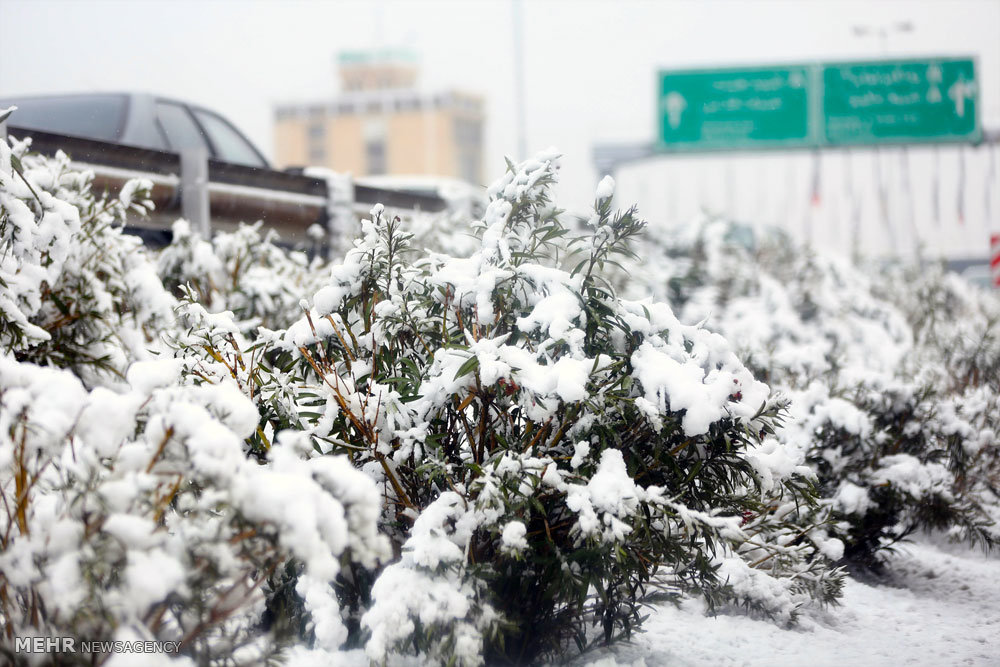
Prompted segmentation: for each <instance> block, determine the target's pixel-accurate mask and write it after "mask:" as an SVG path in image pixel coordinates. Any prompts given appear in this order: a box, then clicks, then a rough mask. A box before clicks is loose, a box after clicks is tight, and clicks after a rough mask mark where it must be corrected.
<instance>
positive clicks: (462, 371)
mask: <svg viewBox="0 0 1000 667" xmlns="http://www.w3.org/2000/svg"><path fill="white" fill-rule="evenodd" d="M477 368H479V357H475V356H473V357H469V358H468V359H466V360H465V363H464V364H462V365H461V366H459V368H458V371H457V372H456V373H455V379H456V380H457V379H458V378H460V377H462V376H465V375H468V374H469V373H471V372H472V371H474V370H475V369H477Z"/></svg>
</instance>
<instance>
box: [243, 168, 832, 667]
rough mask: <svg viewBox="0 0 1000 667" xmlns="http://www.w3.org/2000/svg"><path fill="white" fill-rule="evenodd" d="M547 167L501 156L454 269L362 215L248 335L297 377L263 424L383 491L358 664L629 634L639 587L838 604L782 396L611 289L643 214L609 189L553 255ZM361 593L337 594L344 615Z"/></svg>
mask: <svg viewBox="0 0 1000 667" xmlns="http://www.w3.org/2000/svg"><path fill="white" fill-rule="evenodd" d="M556 168H557V162H556V158H555V156H554V155H544V156H541V157H540V158H538V159H536V160H530V161H528V162H525V163H522V164H520V165H510V168H509V170H508V173H507V174H506V175H505V176H504V177H503V178H502V179H500V180H499V181H498V182H497V183H496V184H494V185H493V186H492V187H491V188H490V190H489V194H490V198H491V203H490V205H489V207H488V209H487V211H486V214H485V216H484V220H483V221H482V222H481V223H479V225H478V230H479V234H480V238H481V240H480V242H479V248H478V249H477V250H476V252H474V253H473V254H472V255H470V256H468V257H461V258H455V257H449V256H443V255H437V254H434V253H431V254H429V255H427V256H424V257H419V256H416V257H414V256H413V255H414V254H415V253H413V252H410V250H409V247H408V242H409V238H408V234H406V233H405V232H404V231H403V229H402V228H401V225H400V224H399V221H398V219H387V218H385V217H384V216H383V215H382V211H381V208H380V207H376V208H375V209H374V210H373V212H372V214H373V218H372V220H371V221H366V222H365V223H364V235H363V237H362V239H360V240H359V241H358V242H357V244H356V246H355V248H354V249H353V250H352V251H350V252H349V253H348V254H347V256H346V257H345V259H344V262H343V263H342V264H340V265H337V266H335V267H333V269H332V272H331V279H330V284H328V285H327V286H326V287H324V288H322V289H321V290H319V291H318V292H317V293H316V294H315V296H314V298H313V299H312V303H311V305H310V304H306V305H307V306H309V308H308V311H307V312H306V314H305V316H304V317H302V318H301V319H300V320H299V321H298V322H297V323H295V324H294V325H292V326H291V327H289V328H288V329H287V330H286V331H282V332H273V333H268V334H267V335H266V336H265V337H264V338H265V339H266V340H268V341H269V345H271V346H273V348H272V350H271V351H267V352H264V354H263V356H264V357H265V358H266V359H267V364H268V366H269V368H271V369H277V368H283V369H287V370H291V369H297V370H296V371H295V373H297V377H299V378H300V379H301V382H296V383H295V384H294V385H293V386H287V385H286V386H284V387H277V386H274V385H272V384H271V383H269V382H267V381H265V382H264V383H263V384H262V386H261V390H260V393H261V394H269V395H270V396H271V397H272V399H271V403H272V405H273V406H274V408H273V411H272V413H271V414H272V415H273V418H275V419H278V420H280V421H281V422H282V423H288V422H289V421H290V420H291V421H293V422H297V423H299V424H301V425H302V428H303V430H304V432H305V433H307V434H308V435H309V436H310V437H311V438H312V440H313V443H314V447H315V448H316V449H317V450H318V451H322V452H343V453H345V454H347V455H349V456H350V457H351V458H352V460H353V461H354V462H355V465H357V466H359V467H360V468H361V469H363V470H365V471H367V472H368V473H369V474H371V475H372V476H373V477H375V478H376V479H377V480H379V483H380V485H381V487H382V489H383V493H384V496H385V500H386V504H385V511H384V514H383V517H382V522H383V529H384V531H385V532H386V533H387V534H388V535H389V536H390V537H391V539H392V540H393V542H394V544H395V545H396V549H398V550H399V551H401V554H402V557H401V559H400V560H399V561H398V562H395V563H393V564H392V565H390V566H389V567H387V568H386V569H385V570H384V571H382V572H381V573H380V574H379V575H378V578H377V579H376V581H375V584H374V586H373V587H372V589H371V596H372V604H371V607H370V609H368V610H367V612H366V613H364V615H363V617H362V618H361V621H360V627H359V636H361V635H363V634H364V633H365V632H367V633H370V637H369V639H368V641H367V645H366V650H367V652H368V655H369V656H370V657H371V658H372V659H373V660H376V661H382V660H385V659H387V658H388V657H389V656H392V655H394V654H397V653H401V654H406V653H414V654H417V655H424V656H425V657H428V658H431V659H433V660H441V661H445V662H447V661H449V660H454V661H457V662H458V663H460V664H478V663H481V662H482V661H483V660H484V659H485V660H487V661H490V662H492V661H514V662H523V661H530V660H538V659H540V658H541V657H543V656H549V657H552V656H554V655H557V654H558V652H560V651H563V650H565V648H566V647H567V645H568V644H571V643H572V642H575V643H576V644H577V645H578V646H580V647H584V646H586V645H588V644H589V643H591V642H592V641H593V640H595V639H596V640H598V641H610V640H613V639H615V638H617V637H619V636H622V635H626V636H627V635H628V633H629V632H630V631H631V629H632V628H634V627H635V626H636V625H637V623H638V622H639V620H640V618H641V614H640V609H641V605H642V603H643V598H644V596H647V595H649V594H651V593H653V592H654V591H661V592H663V593H665V594H667V595H668V596H669V595H675V594H677V593H680V592H693V591H701V592H704V593H706V594H707V595H708V596H709V597H710V598H711V599H712V600H713V601H716V602H725V601H727V600H729V601H732V602H735V603H739V604H746V605H747V606H751V607H753V608H757V609H761V610H763V611H766V612H768V613H772V614H774V615H776V616H779V617H782V618H785V619H788V618H790V617H791V615H792V614H793V612H794V611H795V609H796V608H797V607H798V606H800V605H801V604H803V603H805V602H806V601H807V600H809V599H811V598H813V597H816V598H819V599H822V600H830V599H832V598H833V597H834V596H835V595H836V593H837V590H838V585H839V575H838V574H837V573H836V572H831V571H830V570H829V569H828V567H827V565H826V560H825V558H824V556H823V554H822V553H820V552H819V551H818V547H817V546H816V545H817V544H819V543H820V542H817V543H811V542H809V541H808V540H804V539H803V537H804V536H807V535H810V534H812V532H813V531H814V529H816V526H803V525H798V526H795V527H794V528H793V527H791V526H788V525H786V524H785V523H784V522H785V521H786V520H787V518H788V517H789V516H790V515H791V513H790V512H789V510H788V508H789V507H794V506H795V505H796V504H797V503H803V502H808V501H809V499H810V498H811V495H810V491H809V488H808V483H807V482H806V481H805V478H806V477H808V475H809V471H808V469H807V468H805V467H804V466H803V465H802V453H801V452H798V451H795V450H794V449H789V448H786V447H785V446H784V445H782V444H781V443H780V442H778V441H777V440H776V439H774V438H773V437H772V434H773V432H774V428H775V419H776V418H777V417H778V416H779V415H780V414H781V410H782V405H783V403H782V402H781V400H780V399H776V398H775V397H772V396H771V395H770V392H769V390H768V388H767V387H766V386H765V385H763V384H762V383H760V382H758V381H756V380H755V379H754V378H753V376H752V375H751V373H750V372H749V371H748V370H747V369H746V368H745V367H744V366H743V365H742V364H741V363H740V362H739V360H738V359H737V357H736V356H735V354H734V353H733V352H732V350H731V349H730V347H729V345H728V344H727V343H726V342H725V340H724V339H722V338H721V337H720V336H718V335H716V334H712V333H710V332H708V331H706V330H704V329H702V328H700V327H698V326H684V325H682V324H680V322H678V320H677V319H676V318H675V317H674V315H673V313H672V312H671V310H670V308H669V307H668V306H666V305H664V304H662V303H655V302H653V301H651V300H645V301H626V300H623V299H621V298H619V297H617V296H616V294H615V292H614V290H613V289H612V287H611V286H610V285H609V284H608V283H607V282H606V281H605V280H604V279H603V278H602V270H603V268H604V267H605V266H606V265H608V264H609V263H611V262H613V261H614V258H615V257H621V256H627V255H629V254H630V252H629V250H628V246H627V244H628V242H629V241H630V240H631V239H632V238H633V237H634V236H635V235H636V234H638V233H639V232H640V231H641V229H642V226H643V223H642V222H641V221H640V220H639V219H638V218H637V217H636V214H635V211H634V210H629V211H625V212H618V213H615V212H613V211H612V210H611V204H610V198H611V192H610V187H609V186H608V185H606V184H605V185H602V188H601V194H600V196H599V198H598V200H597V202H596V204H595V213H594V217H593V227H592V229H591V230H590V233H589V234H587V235H585V236H582V237H579V238H573V239H571V240H569V241H568V242H567V240H566V238H565V237H567V234H568V232H567V230H566V229H565V228H564V227H563V226H562V224H561V223H560V221H559V211H558V210H557V209H556V208H555V207H554V206H553V205H552V203H551V202H550V201H549V196H548V191H549V186H550V185H551V183H552V182H553V181H554V179H555V176H556ZM567 248H570V249H575V250H576V253H575V254H574V255H572V256H567V255H566V249H567ZM567 261H568V263H566V262H567ZM564 265H565V266H566V267H567V268H562V267H563V266H564ZM267 432H268V427H265V429H264V435H265V436H266V435H267ZM744 526H747V527H748V530H744V528H743V527H744ZM770 538H774V539H770ZM817 539H818V540H821V543H822V544H823V545H824V546H826V547H827V551H828V552H829V554H833V555H834V557H837V556H839V554H838V553H836V552H837V546H838V545H837V544H836V543H831V542H829V541H828V540H825V538H822V536H819V535H818V536H817ZM361 580H362V579H359V578H355V579H353V580H351V581H346V580H343V579H342V580H341V582H340V590H341V595H342V599H344V600H349V601H350V604H352V605H354V606H358V607H359V608H360V607H362V606H363V602H364V601H366V597H367V592H366V591H364V590H362V588H363V587H359V586H358V582H359V581H361ZM595 626H596V631H595V632H592V631H591V630H590V628H592V627H595Z"/></svg>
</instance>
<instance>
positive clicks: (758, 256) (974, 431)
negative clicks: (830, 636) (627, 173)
mask: <svg viewBox="0 0 1000 667" xmlns="http://www.w3.org/2000/svg"><path fill="white" fill-rule="evenodd" d="M653 242H654V243H655V244H658V245H660V250H659V252H656V253H652V255H653V256H652V258H651V259H649V260H647V262H648V264H652V265H653V266H654V267H657V268H661V269H662V270H660V271H655V270H654V271H653V272H649V271H647V272H645V273H638V274H637V275H650V274H652V275H655V276H657V278H656V279H654V280H653V281H647V283H651V284H650V288H651V289H653V290H654V291H656V290H658V291H660V292H661V293H663V294H664V295H665V296H666V297H667V298H669V299H670V300H671V301H672V303H673V304H674V305H675V307H676V308H677V309H678V311H679V312H680V313H681V316H682V317H683V318H687V319H688V320H689V321H696V320H700V319H707V322H708V323H707V326H708V327H709V328H713V329H716V330H718V331H720V332H721V333H722V334H723V335H725V336H726V337H727V338H728V339H729V340H731V341H732V342H733V343H734V345H736V346H737V347H738V349H739V350H740V352H741V355H742V356H743V357H744V358H745V359H747V360H748V365H749V366H750V367H751V368H753V369H755V371H756V372H757V374H758V375H759V376H760V377H763V378H766V379H767V380H768V381H769V382H770V383H771V384H772V386H774V387H776V388H777V389H780V390H782V391H784V392H785V393H786V394H787V395H788V397H789V398H790V399H791V412H790V418H789V419H788V420H786V426H785V428H782V429H779V431H778V433H777V436H778V438H779V439H780V440H782V441H783V442H785V443H787V444H789V445H793V444H794V445H798V446H800V447H803V448H806V449H808V451H809V461H810V463H811V464H812V465H813V466H814V468H815V469H816V471H817V474H818V482H819V487H820V491H821V493H822V494H823V495H824V496H826V500H825V501H824V502H823V503H822V504H821V507H822V508H823V509H824V510H827V511H832V517H831V518H832V521H831V522H830V523H829V524H828V526H827V530H828V531H829V534H831V535H834V536H836V537H838V538H840V539H841V540H843V542H844V543H845V551H844V557H845V561H846V562H847V563H850V564H852V565H855V566H860V567H863V568H869V569H878V568H879V565H880V562H881V558H880V553H879V552H880V551H881V550H883V549H885V548H887V547H890V546H891V545H892V544H894V543H895V542H897V541H898V540H900V539H902V538H904V537H906V536H908V535H910V534H912V533H913V532H914V531H915V530H918V529H947V530H950V531H952V535H953V536H955V537H960V538H964V539H967V540H969V541H972V542H982V543H985V544H987V545H988V544H990V543H991V542H992V541H994V540H995V538H996V534H997V533H996V528H995V527H991V526H990V523H991V520H990V515H991V514H995V512H994V511H993V509H992V508H991V504H992V501H990V499H988V498H984V491H985V489H984V488H983V487H984V486H988V481H987V480H989V479H991V478H992V479H993V480H995V479H996V465H995V464H996V458H997V453H996V452H997V435H996V434H997V426H998V424H997V423H996V421H997V417H996V415H997V414H998V411H997V400H996V396H997V392H996V391H995V390H992V391H991V390H990V389H989V388H988V387H984V386H983V385H987V384H988V383H990V382H992V381H993V380H992V379H993V378H996V377H997V373H996V370H997V368H998V364H1000V347H998V345H997V322H998V321H1000V320H998V317H997V314H996V313H997V306H996V303H995V301H994V300H993V299H992V297H990V296H989V295H986V294H983V293H979V292H977V291H976V290H974V289H972V288H971V287H969V286H967V285H965V283H963V282H962V281H960V280H958V279H957V278H953V277H947V276H944V275H942V274H941V273H940V272H939V271H937V270H926V269H925V270H922V271H920V272H919V273H915V272H910V273H908V274H905V275H904V274H901V273H899V272H894V271H875V272H873V274H872V275H871V276H869V275H866V274H864V273H862V272H860V271H858V270H856V269H854V268H853V267H851V266H850V265H848V264H847V263H845V262H842V261H838V260H836V259H833V258H829V257H823V256H818V255H815V254H813V253H810V252H806V251H804V250H801V249H798V248H796V247H795V246H794V245H793V244H791V243H790V242H789V241H788V240H787V239H785V238H783V237H781V236H780V235H775V234H767V233H764V234H761V233H760V230H751V229H749V228H745V227H740V226H736V225H730V224H727V223H723V222H720V221H704V222H702V223H699V224H695V225H692V226H691V227H688V228H686V229H684V230H681V232H680V233H678V234H675V235H663V236H658V237H656V238H655V239H654V240H653ZM657 262H660V263H661V264H662V266H659V265H658V264H657ZM900 306H902V307H900ZM991 471H992V472H991ZM991 476H992V477H991ZM970 477H971V479H970ZM977 486H978V488H974V487H977ZM994 498H995V496H994Z"/></svg>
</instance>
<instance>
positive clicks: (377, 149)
mask: <svg viewBox="0 0 1000 667" xmlns="http://www.w3.org/2000/svg"><path fill="white" fill-rule="evenodd" d="M385 162H386V160H385V140H384V139H369V140H368V141H366V142H365V167H366V171H367V172H368V175H369V176H378V175H379V174H384V173H385V172H386V163H385Z"/></svg>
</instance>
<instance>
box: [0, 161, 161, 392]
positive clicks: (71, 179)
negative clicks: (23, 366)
mask: <svg viewBox="0 0 1000 667" xmlns="http://www.w3.org/2000/svg"><path fill="white" fill-rule="evenodd" d="M29 145H30V144H29V142H28V141H24V142H17V141H15V142H13V147H11V146H9V145H8V144H7V143H6V142H0V323H2V328H0V349H2V350H3V351H4V352H5V353H7V354H14V355H15V356H16V357H17V358H18V359H19V360H23V361H33V362H36V363H40V364H51V365H56V366H60V367H64V368H71V369H73V370H74V371H75V372H76V374H77V375H79V376H80V377H81V378H82V379H83V380H84V381H85V383H87V384H88V385H91V386H93V385H96V384H101V383H107V382H110V381H113V378H114V377H115V376H117V377H119V378H120V377H121V376H122V374H123V372H124V370H125V368H126V367H127V366H128V364H129V362H131V361H133V360H137V359H145V358H148V356H149V349H150V348H154V347H155V343H156V339H157V336H158V334H159V332H160V331H162V330H163V328H164V327H166V326H169V324H170V323H171V322H172V320H173V313H172V308H173V305H174V302H173V299H172V298H171V297H170V295H169V294H168V293H167V292H165V291H164V289H163V286H162V284H161V283H160V280H159V279H158V278H157V276H156V272H155V267H154V266H153V265H151V264H150V263H149V261H148V259H147V255H146V252H145V250H144V249H143V247H142V243H141V242H140V241H139V239H137V238H135V237H133V236H128V235H126V234H123V233H122V231H121V227H122V225H123V224H124V220H125V215H126V212H127V211H129V210H133V211H139V212H142V211H144V210H145V209H147V208H149V207H150V206H151V202H149V201H148V198H147V197H148V190H149V188H150V187H151V186H150V184H149V183H148V182H143V181H138V180H133V181H130V182H129V183H128V184H126V185H125V187H124V188H123V189H122V191H121V193H120V194H119V196H118V197H117V198H114V199H107V198H104V197H102V198H98V197H96V196H95V195H94V194H93V193H92V192H91V180H92V178H93V175H92V174H90V173H88V172H82V173H81V172H78V171H75V170H71V169H70V168H69V159H68V158H67V157H66V155H64V154H63V153H59V154H58V155H57V156H56V157H54V158H46V157H43V156H39V155H34V154H28V153H27V149H28V147H29Z"/></svg>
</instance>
